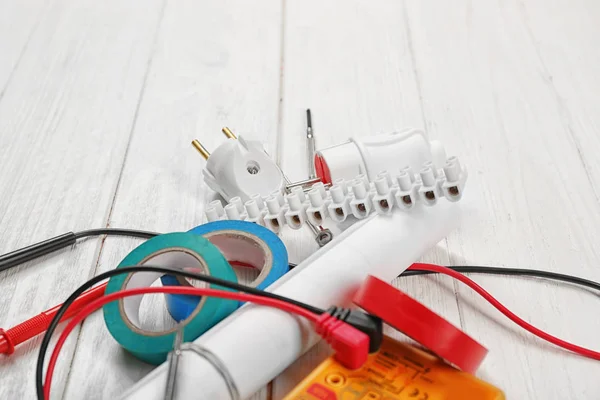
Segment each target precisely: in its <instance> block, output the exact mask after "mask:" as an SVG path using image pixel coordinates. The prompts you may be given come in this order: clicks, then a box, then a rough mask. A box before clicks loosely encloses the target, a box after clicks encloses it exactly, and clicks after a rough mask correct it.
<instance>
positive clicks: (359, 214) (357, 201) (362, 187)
mask: <svg viewBox="0 0 600 400" xmlns="http://www.w3.org/2000/svg"><path fill="white" fill-rule="evenodd" d="M351 185H352V193H354V199H352V200H351V201H350V211H351V212H352V214H353V215H354V216H355V217H356V218H358V219H364V218H367V217H368V216H369V213H370V212H371V207H372V205H371V196H372V193H371V191H370V189H371V188H370V186H369V184H368V181H367V184H365V181H364V175H359V176H358V177H357V178H356V179H355V180H353V181H352V184H351Z"/></svg>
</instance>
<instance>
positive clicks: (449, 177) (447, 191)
mask: <svg viewBox="0 0 600 400" xmlns="http://www.w3.org/2000/svg"><path fill="white" fill-rule="evenodd" d="M444 175H445V176H446V180H445V182H444V183H443V184H442V190H443V192H444V196H446V198H447V199H448V200H449V201H459V200H460V199H461V198H462V194H463V189H464V187H465V182H466V180H467V176H468V173H467V170H466V169H465V168H463V167H462V166H461V165H460V162H459V161H458V158H457V157H454V156H453V157H450V158H448V160H447V161H446V164H445V165H444Z"/></svg>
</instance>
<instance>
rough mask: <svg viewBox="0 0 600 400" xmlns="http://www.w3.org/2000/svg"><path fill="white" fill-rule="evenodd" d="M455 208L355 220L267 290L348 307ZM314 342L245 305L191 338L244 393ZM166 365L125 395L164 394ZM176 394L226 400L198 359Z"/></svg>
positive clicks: (438, 229)
mask: <svg viewBox="0 0 600 400" xmlns="http://www.w3.org/2000/svg"><path fill="white" fill-rule="evenodd" d="M458 216H459V206H458V204H456V203H450V202H441V203H440V204H438V205H437V206H436V207H423V206H417V207H415V208H414V209H412V210H411V211H410V212H401V211H395V212H394V213H392V214H391V215H389V216H380V215H375V216H372V217H370V218H368V219H365V220H363V221H360V222H358V223H356V224H355V225H353V226H351V227H350V228H349V229H347V230H346V231H344V232H343V233H342V234H341V235H339V236H338V237H337V238H336V239H335V240H334V241H333V242H331V243H330V244H328V245H327V246H325V247H323V248H321V249H320V250H319V251H317V252H316V253H315V254H313V255H312V256H310V257H309V258H307V259H306V260H305V261H304V262H303V263H302V264H300V265H299V266H298V267H296V268H295V269H294V270H293V271H292V272H290V273H288V274H287V275H286V276H284V277H283V278H281V279H280V280H279V281H277V282H276V283H274V284H273V285H271V286H270V287H269V291H272V292H274V293H278V294H280V295H283V296H287V297H291V298H293V299H297V300H300V301H304V302H306V303H310V304H312V305H314V306H317V307H321V308H327V307H329V306H331V305H346V306H347V305H350V300H351V297H352V295H353V293H354V292H355V290H356V289H357V288H358V287H359V286H360V284H361V283H362V282H363V280H364V279H365V278H366V277H367V275H374V276H376V277H378V278H380V279H383V280H385V281H391V280H392V279H394V278H395V277H396V276H398V274H400V273H401V272H403V271H404V270H405V269H406V268H408V266H410V264H412V263H413V262H414V261H416V260H417V259H418V258H419V257H420V256H421V255H422V254H423V253H424V252H425V251H426V250H427V249H429V248H431V247H432V246H434V245H435V244H436V243H437V242H439V241H440V240H441V239H443V238H444V237H445V236H446V235H447V234H448V233H449V232H450V231H451V230H452V229H453V228H455V227H456V225H457V223H458ZM318 340H319V336H318V335H316V334H315V333H314V331H313V328H312V326H311V325H310V323H308V322H306V321H304V320H302V319H301V318H296V317H294V316H292V315H290V314H287V313H285V312H283V311H279V310H275V309H271V308H268V307H261V306H255V305H247V306H244V307H242V308H241V309H239V310H238V311H236V312H235V313H234V314H232V315H231V316H230V317H228V318H227V319H225V320H224V321H222V322H221V323H219V324H218V325H217V326H215V327H214V328H213V329H211V330H210V331H209V332H207V333H206V334H204V335H203V336H201V337H200V338H198V339H197V340H196V343H198V344H200V345H202V346H203V347H205V348H207V349H209V350H210V351H211V352H213V353H214V354H215V355H216V356H217V357H218V358H219V359H220V360H221V361H222V362H223V363H224V365H226V366H227V368H228V370H229V373H230V374H231V377H232V378H233V380H234V382H235V384H236V386H237V388H238V390H239V393H240V395H241V397H242V398H247V397H248V396H251V395H252V394H253V393H255V392H256V391H257V390H259V389H260V388H262V387H263V386H265V385H266V384H267V383H268V382H269V381H271V380H272V379H274V378H275V377H276V376H277V375H278V374H280V373H281V372H282V371H283V370H284V369H285V368H287V367H288V366H289V365H290V364H291V363H293V362H294V361H295V360H296V359H297V358H298V357H300V356H301V355H302V354H303V353H304V352H306V351H307V350H308V349H310V348H311V347H312V346H313V345H314V344H316V343H317V341H318ZM166 372H167V365H166V364H165V363H163V364H162V365H161V366H159V367H158V368H156V369H155V370H154V371H153V372H151V373H150V374H149V375H147V376H146V377H145V378H144V379H143V380H141V381H140V382H138V384H136V385H135V386H134V387H133V388H132V389H130V390H129V391H128V392H127V393H126V394H125V397H126V398H128V399H139V400H148V399H157V400H159V399H162V398H163V396H164V390H165V384H166V378H167V374H166ZM176 398H181V399H188V398H195V399H200V398H202V399H211V400H216V399H229V394H228V390H227V386H226V385H225V382H224V380H223V378H222V377H221V375H219V373H218V372H217V371H216V370H215V369H214V368H213V367H212V365H211V364H209V363H208V362H207V361H206V360H204V359H203V358H201V357H200V356H198V355H196V354H194V353H192V352H185V353H183V355H182V357H181V358H180V360H179V368H178V372H177V382H176Z"/></svg>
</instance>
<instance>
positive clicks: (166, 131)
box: [66, 0, 281, 399]
mask: <svg viewBox="0 0 600 400" xmlns="http://www.w3.org/2000/svg"><path fill="white" fill-rule="evenodd" d="M280 12H281V10H280V4H279V3H276V2H269V3H265V4H264V5H263V6H262V7H256V6H255V5H254V4H249V3H246V2H242V1H230V2H221V1H209V2H197V1H194V0H188V1H171V2H168V3H167V5H166V8H165V13H164V17H163V20H162V23H161V26H160V31H159V36H158V41H157V45H156V52H155V54H154V56H153V58H152V60H151V63H150V72H149V75H148V81H147V85H146V88H145V91H144V95H143V98H142V101H141V104H140V108H139V113H138V117H137V121H136V125H135V128H134V132H133V137H132V139H131V145H130V147H129V151H128V153H127V158H126V163H125V168H124V170H123V174H122V177H121V181H120V184H119V186H118V189H117V196H116V199H115V203H114V207H113V209H112V211H111V213H110V216H109V223H110V225H111V226H122V227H129V228H142V229H149V230H156V231H160V232H173V231H185V230H188V229H190V228H192V227H193V226H196V225H199V224H201V223H202V222H203V221H204V215H203V214H204V204H205V202H206V201H207V200H208V199H209V198H210V197H211V196H212V193H210V192H209V191H208V189H207V187H206V185H205V184H204V182H203V179H202V175H201V169H202V168H203V166H204V160H202V159H201V157H200V156H199V155H198V154H197V153H196V152H195V151H194V150H193V148H192V147H191V146H190V141H191V140H192V139H194V138H198V139H199V140H200V141H201V142H202V143H203V144H204V145H205V146H206V147H207V148H208V149H209V150H212V149H214V148H215V147H217V145H218V144H219V143H222V142H223V141H224V140H225V137H224V136H223V135H222V134H221V132H220V129H221V127H222V126H225V125H228V126H230V127H231V129H232V130H234V132H236V133H237V134H238V135H239V134H242V135H244V136H246V137H250V138H255V139H261V140H264V141H266V142H267V143H269V144H270V145H271V149H273V148H274V147H275V146H274V144H275V142H276V139H275V137H276V131H277V106H278V103H279V62H280V29H281V27H280V24H281V14H280ZM137 243H138V241H134V240H131V241H126V240H111V241H108V240H107V241H106V243H105V245H104V247H103V249H102V252H101V254H100V259H99V263H98V269H97V271H95V272H96V273H99V272H103V271H106V270H108V269H111V268H114V267H115V266H116V265H117V264H118V263H119V261H120V260H121V259H123V257H124V256H125V255H126V254H127V253H128V252H129V251H131V250H132V249H133V247H134V246H135V245H136V244H137ZM158 300H159V301H158V302H156V303H154V304H155V307H154V309H155V310H158V309H160V310H164V305H163V304H164V303H163V304H161V303H162V300H161V299H160V298H158ZM163 315H164V314H163ZM152 318H154V320H147V321H143V324H144V327H146V326H155V327H161V326H162V322H163V320H162V318H163V316H161V315H157V314H156V313H154V314H153V316H152ZM147 324H148V325H147ZM82 329H83V330H82V335H81V338H80V347H79V349H78V352H77V354H76V356H75V359H74V361H73V368H72V370H71V375H70V377H69V384H68V389H67V396H66V397H67V398H81V397H93V398H106V399H112V398H115V397H116V396H118V395H119V394H121V393H123V391H124V390H125V389H127V388H129V387H131V386H132V385H133V384H134V383H135V382H136V381H138V380H139V379H140V378H142V377H143V376H144V375H145V374H146V373H147V372H148V371H149V370H150V369H151V368H152V367H151V366H149V365H146V364H144V363H142V362H140V361H138V360H136V359H134V358H133V357H132V356H130V355H129V354H127V353H126V352H125V351H124V350H123V349H122V348H120V347H119V346H118V344H117V343H116V342H115V341H114V339H113V338H112V337H111V336H110V335H109V333H108V332H107V330H106V328H105V326H104V320H103V317H102V315H100V314H96V315H94V316H92V318H90V319H89V320H87V321H86V322H85V325H84V326H83V328H82ZM198 390H199V393H201V390H202V381H201V378H200V381H199V385H198ZM266 396H267V390H266V389H264V390H262V391H261V392H259V393H258V394H257V396H256V397H255V398H256V399H261V398H265V397H266Z"/></svg>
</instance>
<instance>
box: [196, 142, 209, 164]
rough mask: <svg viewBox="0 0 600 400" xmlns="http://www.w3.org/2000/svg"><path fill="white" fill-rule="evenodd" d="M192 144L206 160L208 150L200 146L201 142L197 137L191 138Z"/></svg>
mask: <svg viewBox="0 0 600 400" xmlns="http://www.w3.org/2000/svg"><path fill="white" fill-rule="evenodd" d="M192 146H194V148H195V149H196V150H198V153H200V155H201V156H202V157H204V159H205V160H208V157H210V152H209V151H208V150H206V148H205V147H204V146H202V143H200V142H199V141H198V140H197V139H194V140H192Z"/></svg>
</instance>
